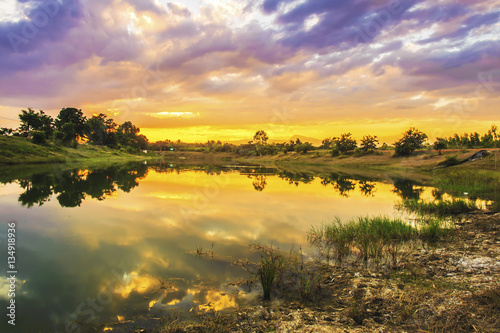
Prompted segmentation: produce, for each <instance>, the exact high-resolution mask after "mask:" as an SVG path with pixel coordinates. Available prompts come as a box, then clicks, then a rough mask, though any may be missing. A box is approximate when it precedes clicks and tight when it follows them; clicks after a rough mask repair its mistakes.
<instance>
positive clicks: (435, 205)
mask: <svg viewBox="0 0 500 333" xmlns="http://www.w3.org/2000/svg"><path fill="white" fill-rule="evenodd" d="M397 208H398V209H399V210H405V211H408V212H412V213H417V214H419V215H426V214H429V215H436V216H440V217H445V216H452V215H458V214H465V213H469V212H472V211H475V210H477V209H478V208H479V207H478V203H477V200H467V199H459V198H454V199H452V200H438V201H424V200H415V199H407V200H403V201H402V202H401V203H400V204H398V206H397Z"/></svg>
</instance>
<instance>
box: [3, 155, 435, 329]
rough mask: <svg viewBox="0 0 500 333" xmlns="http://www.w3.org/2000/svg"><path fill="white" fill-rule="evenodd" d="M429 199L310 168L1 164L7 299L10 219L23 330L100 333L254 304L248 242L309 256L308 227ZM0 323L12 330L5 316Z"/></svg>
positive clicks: (388, 179)
mask: <svg viewBox="0 0 500 333" xmlns="http://www.w3.org/2000/svg"><path fill="white" fill-rule="evenodd" d="M432 193H433V189H432V188H430V187H426V186H422V184H420V183H419V182H417V181H413V180H410V179H406V178H404V177H401V176H392V175H385V174H380V173H377V174H362V173H360V172H358V173H357V174H350V173H349V172H346V171H338V170H337V171H331V170H326V171H325V170H320V171H317V170H308V169H307V168H305V167H299V168H297V170H287V169H273V168H265V167H258V166H230V165H228V166H216V165H206V166H180V165H173V164H165V163H162V164H154V163H153V164H151V162H147V163H146V162H141V163H130V164H121V165H108V166H105V167H88V168H76V167H73V168H70V167H68V166H63V165H42V166H13V167H3V169H2V172H1V176H0V213H1V217H2V218H1V224H0V239H1V243H2V247H1V248H2V251H1V254H0V258H1V263H2V267H3V268H2V270H1V271H0V275H1V277H2V278H1V280H0V289H1V292H0V304H1V306H2V308H3V309H6V307H7V306H8V305H9V303H8V302H9V298H7V294H8V292H9V288H10V284H9V281H8V277H9V276H8V274H7V271H8V269H7V241H6V240H7V230H8V228H9V227H8V225H7V223H9V222H14V223H15V229H16V254H15V257H16V263H15V264H16V267H15V268H16V271H17V273H16V288H15V289H16V291H15V294H16V295H15V302H16V303H15V304H16V327H15V332H79V331H82V332H86V331H89V332H90V331H92V332H94V331H95V330H94V328H96V327H97V328H99V329H100V330H101V331H102V330H104V329H106V328H107V326H106V324H108V323H115V322H123V323H125V322H128V321H130V320H134V319H136V320H137V318H144V319H143V320H144V321H145V322H147V321H148V318H150V317H162V316H168V315H169V314H170V313H174V312H175V313H180V314H185V315H187V314H189V310H190V309H201V310H222V309H226V308H231V307H236V306H238V305H239V304H245V303H252V302H258V301H259V297H260V293H259V290H258V289H256V288H252V287H250V286H249V285H248V284H247V283H245V282H246V281H247V280H248V279H251V278H252V275H251V272H249V270H250V268H249V266H247V265H245V264H244V262H245V258H254V259H255V258H256V257H255V253H253V252H251V250H250V247H249V245H250V244H252V243H253V244H256V243H257V244H262V245H272V246H274V247H279V248H280V249H284V250H289V249H291V248H292V247H293V248H295V249H297V248H301V249H302V251H303V253H304V255H312V254H313V249H311V248H309V247H308V245H307V241H306V236H305V234H306V232H307V231H308V230H309V229H310V227H311V226H312V225H320V224H321V223H326V222H329V221H332V220H333V219H334V218H335V217H336V216H338V217H340V218H341V219H342V220H343V221H347V220H349V219H351V218H354V217H356V216H366V215H382V214H385V215H398V214H399V213H398V212H397V211H395V208H394V204H395V203H397V202H398V201H399V200H401V199H402V198H419V197H432ZM257 258H258V257H257ZM238 282H240V283H238ZM4 311H5V310H4ZM4 316H5V315H4ZM145 325H146V324H145ZM1 327H2V329H1V331H2V332H11V331H14V330H12V326H10V325H7V323H6V320H2V323H1Z"/></svg>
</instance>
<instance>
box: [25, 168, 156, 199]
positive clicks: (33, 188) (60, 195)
mask: <svg viewBox="0 0 500 333" xmlns="http://www.w3.org/2000/svg"><path fill="white" fill-rule="evenodd" d="M147 170H148V167H147V166H146V165H144V164H142V163H133V164H126V165H120V166H112V167H108V168H105V169H95V170H85V171H82V170H78V169H75V170H66V171H63V172H61V173H59V174H57V175H56V174H53V173H43V174H36V175H33V176H31V177H30V178H27V179H21V180H19V185H20V186H21V188H23V189H24V190H25V192H24V193H22V194H21V195H20V196H19V199H18V200H19V202H21V204H22V205H23V206H27V207H32V206H33V205H35V204H36V205H38V206H41V205H43V204H44V203H45V202H46V201H48V200H49V198H50V196H51V195H53V194H56V195H57V200H58V202H59V204H60V205H61V206H62V207H77V206H80V205H81V203H82V201H83V200H84V199H85V197H87V196H90V197H91V198H94V199H97V200H104V199H105V198H106V197H107V196H110V195H112V194H113V193H114V192H116V191H117V189H120V190H122V191H124V192H130V191H131V190H132V189H133V188H134V187H136V186H138V185H139V183H138V181H137V180H138V179H140V178H144V177H145V176H146V174H147Z"/></svg>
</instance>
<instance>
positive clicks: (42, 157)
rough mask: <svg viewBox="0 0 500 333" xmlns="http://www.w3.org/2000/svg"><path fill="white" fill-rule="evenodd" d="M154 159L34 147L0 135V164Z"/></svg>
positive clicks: (93, 149) (98, 149) (85, 148)
mask: <svg viewBox="0 0 500 333" xmlns="http://www.w3.org/2000/svg"><path fill="white" fill-rule="evenodd" d="M145 158H155V156H153V155H151V154H150V155H146V154H142V153H141V154H137V155H134V154H128V153H126V152H123V151H118V150H114V149H110V148H108V147H103V146H93V145H87V144H84V145H79V146H78V147H77V148H68V147H63V146H59V145H55V144H47V145H35V144H33V143H31V142H30V141H29V140H27V139H26V138H23V137H9V136H5V135H0V165H1V164H4V165H6V164H33V163H71V162H76V161H84V160H96V161H97V160H100V161H103V162H105V161H109V160H131V159H145Z"/></svg>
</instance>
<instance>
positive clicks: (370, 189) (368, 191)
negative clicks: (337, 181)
mask: <svg viewBox="0 0 500 333" xmlns="http://www.w3.org/2000/svg"><path fill="white" fill-rule="evenodd" d="M358 185H359V190H360V191H361V194H363V195H364V196H365V197H373V196H374V193H375V182H372V181H368V180H360V181H359V183H358Z"/></svg>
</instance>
